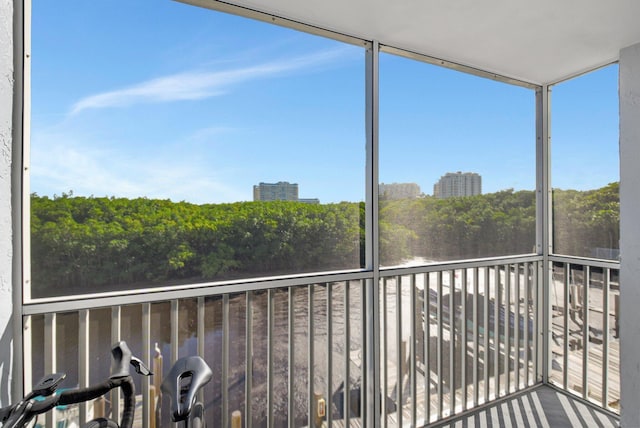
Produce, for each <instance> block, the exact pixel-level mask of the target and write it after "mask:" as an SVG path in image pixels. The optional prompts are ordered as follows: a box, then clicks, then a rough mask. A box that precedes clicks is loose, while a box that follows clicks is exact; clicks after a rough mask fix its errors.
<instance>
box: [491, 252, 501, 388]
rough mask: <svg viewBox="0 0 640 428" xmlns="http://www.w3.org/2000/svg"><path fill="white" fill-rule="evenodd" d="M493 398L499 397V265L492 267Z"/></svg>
mask: <svg viewBox="0 0 640 428" xmlns="http://www.w3.org/2000/svg"><path fill="white" fill-rule="evenodd" d="M493 276H494V282H493V293H494V298H493V330H494V332H493V398H494V399H497V398H498V397H500V306H501V300H500V299H501V296H500V294H501V293H500V266H499V265H495V266H494V267H493Z"/></svg>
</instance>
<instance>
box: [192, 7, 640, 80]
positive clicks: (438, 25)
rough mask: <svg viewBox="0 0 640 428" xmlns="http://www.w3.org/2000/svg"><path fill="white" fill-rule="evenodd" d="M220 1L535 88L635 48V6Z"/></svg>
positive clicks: (639, 20) (638, 11) (639, 27)
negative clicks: (514, 80) (527, 83)
mask: <svg viewBox="0 0 640 428" xmlns="http://www.w3.org/2000/svg"><path fill="white" fill-rule="evenodd" d="M183 1H185V0H183ZM187 1H189V0H187ZM211 1H215V0H211ZM226 2H227V3H230V4H233V5H238V6H242V7H246V8H249V9H252V10H256V11H260V12H265V13H268V14H271V15H276V16H279V17H282V18H287V19H290V20H294V21H298V22H301V23H303V24H309V25H314V26H318V27H321V28H324V29H328V30H332V31H336V32H340V33H343V34H346V35H350V36H355V37H358V38H362V39H365V40H377V41H378V42H380V43H381V44H384V45H389V46H392V47H395V48H401V49H406V50H410V51H413V52H416V53H420V54H424V55H428V56H433V57H437V58H440V59H444V60H447V61H451V62H455V63H459V64H461V65H465V66H470V67H474V68H478V69H481V70H484V71H488V72H491V73H497V74H500V75H503V76H505V77H510V78H514V79H518V80H523V81H526V82H530V83H535V84H546V83H555V82H557V81H559V80H563V79H565V78H568V77H571V76H574V75H577V74H580V73H582V72H585V71H588V70H591V69H593V68H596V67H599V66H602V65H605V64H608V63H611V62H613V61H616V60H617V58H618V54H619V51H620V49H621V48H624V47H627V46H631V45H633V44H636V43H640V0H226ZM198 3H202V2H198Z"/></svg>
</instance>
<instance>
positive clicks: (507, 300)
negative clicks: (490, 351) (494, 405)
mask: <svg viewBox="0 0 640 428" xmlns="http://www.w3.org/2000/svg"><path fill="white" fill-rule="evenodd" d="M511 268H512V265H509V264H507V265H505V266H504V373H505V377H504V378H505V380H504V381H505V387H504V391H505V394H509V393H510V392H511Z"/></svg>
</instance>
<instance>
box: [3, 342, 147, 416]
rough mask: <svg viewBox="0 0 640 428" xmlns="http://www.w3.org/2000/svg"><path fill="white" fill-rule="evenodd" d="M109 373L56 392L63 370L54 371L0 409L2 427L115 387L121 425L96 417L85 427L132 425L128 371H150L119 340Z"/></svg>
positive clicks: (132, 401) (132, 397)
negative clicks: (120, 406)
mask: <svg viewBox="0 0 640 428" xmlns="http://www.w3.org/2000/svg"><path fill="white" fill-rule="evenodd" d="M111 357H112V361H111V376H110V377H109V378H108V379H107V380H105V381H104V382H102V383H100V384H97V385H94V386H90V387H88V388H79V389H74V390H66V391H63V392H60V393H59V394H56V390H57V388H58V386H59V385H60V383H62V381H63V380H64V379H65V377H66V374H65V373H54V374H50V375H47V376H45V377H44V378H42V379H41V380H40V381H39V382H38V383H37V384H36V386H35V387H34V388H33V391H31V392H30V393H29V394H27V395H26V396H25V397H24V398H23V399H22V400H21V401H20V402H19V403H17V404H14V405H12V406H8V407H5V408H2V409H0V423H1V424H2V428H22V427H25V426H27V424H28V423H29V422H31V420H32V419H33V418H34V417H36V416H37V415H40V414H43V413H46V412H47V411H49V410H51V409H53V408H54V407H56V406H65V405H70V404H77V403H82V402H86V401H89V400H93V399H95V398H98V397H100V396H102V395H104V394H106V393H108V392H109V391H111V390H112V389H114V388H120V389H121V390H122V395H123V398H124V409H123V411H122V419H121V421H120V425H118V423H117V422H115V421H113V420H111V419H107V418H97V419H94V420H91V421H89V422H87V424H86V425H84V428H101V427H106V428H131V426H132V425H133V418H134V414H135V405H136V397H135V385H134V383H133V378H132V377H131V375H130V373H129V365H132V366H133V367H134V369H135V370H136V372H137V373H138V374H141V375H143V376H150V375H152V374H153V373H151V371H150V370H149V369H148V368H147V366H145V365H144V363H143V362H142V361H140V359H138V358H136V357H134V356H133V355H132V354H131V350H130V349H129V347H128V346H127V344H126V343H125V342H118V343H116V344H115V345H114V346H113V347H112V348H111Z"/></svg>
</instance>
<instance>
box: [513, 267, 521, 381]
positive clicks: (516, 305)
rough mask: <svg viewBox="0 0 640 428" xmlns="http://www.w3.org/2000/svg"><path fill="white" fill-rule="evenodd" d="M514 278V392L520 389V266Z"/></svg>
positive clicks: (515, 271) (516, 269)
mask: <svg viewBox="0 0 640 428" xmlns="http://www.w3.org/2000/svg"><path fill="white" fill-rule="evenodd" d="M514 274H515V277H514V278H513V289H514V296H513V306H514V316H513V348H514V349H513V370H514V372H515V382H514V383H515V384H514V385H513V386H514V390H515V391H517V390H519V389H520V264H519V263H516V264H515V265H514Z"/></svg>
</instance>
